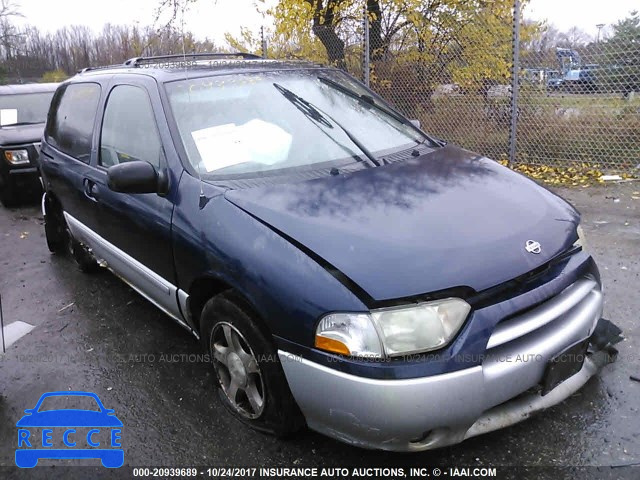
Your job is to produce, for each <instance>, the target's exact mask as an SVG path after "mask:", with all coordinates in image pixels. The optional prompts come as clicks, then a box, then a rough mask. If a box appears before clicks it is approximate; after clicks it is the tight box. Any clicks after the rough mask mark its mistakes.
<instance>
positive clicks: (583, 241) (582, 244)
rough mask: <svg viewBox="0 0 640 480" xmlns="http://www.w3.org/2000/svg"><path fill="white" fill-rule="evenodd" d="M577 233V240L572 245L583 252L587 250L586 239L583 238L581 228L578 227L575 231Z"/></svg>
mask: <svg viewBox="0 0 640 480" xmlns="http://www.w3.org/2000/svg"><path fill="white" fill-rule="evenodd" d="M576 232H577V233H578V240H576V241H575V242H574V244H573V246H574V247H582V249H583V250H586V249H587V238H586V237H585V234H584V230H582V226H580V225H578V228H577V229H576Z"/></svg>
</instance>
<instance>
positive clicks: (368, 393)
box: [278, 278, 604, 451]
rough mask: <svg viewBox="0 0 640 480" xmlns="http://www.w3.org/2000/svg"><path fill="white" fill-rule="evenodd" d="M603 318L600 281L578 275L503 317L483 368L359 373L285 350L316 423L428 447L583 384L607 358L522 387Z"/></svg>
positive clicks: (389, 443) (507, 420)
mask: <svg viewBox="0 0 640 480" xmlns="http://www.w3.org/2000/svg"><path fill="white" fill-rule="evenodd" d="M601 315H602V293H601V291H600V286H599V285H598V283H597V282H596V281H595V280H593V279H591V278H583V279H580V280H578V281H577V282H576V283H574V284H573V285H571V286H570V287H568V288H567V289H566V290H564V291H563V292H562V293H560V294H559V295H557V296H556V297H553V298H552V299H550V300H548V301H546V302H545V303H543V304H542V305H540V306H538V307H536V308H535V309H533V310H531V311H529V312H527V313H525V314H523V315H521V316H518V317H515V318H512V319H509V320H506V321H504V322H501V323H499V324H498V326H497V327H496V329H495V331H494V333H493V334H492V336H491V338H490V339H489V343H488V349H487V352H486V355H485V357H484V360H483V362H482V364H481V365H479V366H477V367H473V368H468V369H463V370H459V371H456V372H451V373H445V374H441V375H434V376H430V377H424V378H415V379H407V380H377V379H371V378H364V377H358V376H354V375H350V374H347V373H344V372H341V371H338V370H334V369H331V368H328V367H325V366H323V365H319V364H317V363H314V362H310V361H308V360H306V359H302V358H300V357H296V356H294V355H291V354H289V353H287V352H284V351H279V352H278V353H279V356H280V361H281V363H282V366H283V368H284V372H285V375H286V377H287V380H288V382H289V386H290V388H291V391H292V393H293V396H294V397H295V399H296V401H297V402H298V405H299V407H300V409H301V410H302V413H303V414H304V416H305V418H306V420H307V424H308V425H309V427H310V428H311V429H313V430H316V431H318V432H321V433H324V434H326V435H328V436H331V437H334V438H336V439H338V440H342V441H344V442H347V443H350V444H354V445H358V446H362V447H367V448H378V449H383V450H397V451H420V450H427V449H431V448H436V447H442V446H445V445H451V444H454V443H458V442H461V441H462V440H464V439H465V438H469V437H472V436H475V435H479V434H482V433H486V432H489V431H492V430H496V429H498V428H502V427H505V426H508V425H512V424H514V423H517V422H519V421H522V420H524V419H525V418H527V417H528V416H529V415H530V414H531V413H533V412H535V411H538V410H541V409H544V408H547V407H550V406H552V405H555V404H557V403H559V402H561V401H562V400H564V399H565V398H567V397H568V396H570V395H571V394H573V393H574V392H575V391H576V390H578V389H579V388H581V387H582V386H583V385H584V384H585V383H586V381H587V380H588V379H589V378H591V376H593V375H594V374H595V373H596V372H597V370H598V368H599V366H601V365H602V364H603V363H604V362H603V361H602V359H600V358H596V356H594V357H592V358H587V360H586V361H585V363H584V365H583V367H582V370H580V371H579V372H578V373H576V374H575V375H573V376H572V377H571V378H569V379H567V380H565V381H564V382H562V383H561V384H559V385H558V386H557V387H555V388H554V389H553V390H551V391H550V392H549V393H548V394H547V395H545V396H541V395H540V393H537V392H536V393H527V394H523V392H527V391H528V390H530V389H532V388H533V387H535V386H537V385H539V384H540V382H541V381H542V378H543V375H544V372H545V369H546V367H547V364H548V361H549V360H550V359H552V358H553V357H554V356H556V355H557V354H559V353H560V352H562V351H564V350H565V349H566V348H567V347H569V346H571V345H573V344H576V343H578V342H580V341H582V340H585V339H587V338H589V337H590V336H591V334H592V333H593V330H594V329H595V326H596V323H597V321H598V320H599V319H600V317H601ZM516 397H517V398H516Z"/></svg>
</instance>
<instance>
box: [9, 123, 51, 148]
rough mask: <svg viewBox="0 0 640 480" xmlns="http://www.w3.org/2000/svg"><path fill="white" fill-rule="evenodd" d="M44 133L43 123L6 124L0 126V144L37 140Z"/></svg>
mask: <svg viewBox="0 0 640 480" xmlns="http://www.w3.org/2000/svg"><path fill="white" fill-rule="evenodd" d="M43 133H44V123H36V124H34V125H15V126H11V125H8V126H6V127H2V128H0V146H2V147H6V146H11V145H21V144H23V143H36V142H39V141H40V139H41V138H42V134H43Z"/></svg>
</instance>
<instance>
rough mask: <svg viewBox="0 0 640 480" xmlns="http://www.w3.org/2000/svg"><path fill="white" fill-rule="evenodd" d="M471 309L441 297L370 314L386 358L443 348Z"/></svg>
mask: <svg viewBox="0 0 640 480" xmlns="http://www.w3.org/2000/svg"><path fill="white" fill-rule="evenodd" d="M470 310H471V307H470V306H469V304H468V303H467V302H465V301H464V300H461V299H459V298H445V299H444V300H436V301H434V302H426V303H421V304H418V305H415V306H411V307H400V308H392V309H386V310H377V311H374V312H371V315H372V317H373V319H374V320H375V322H376V323H377V324H378V326H379V328H380V331H381V333H382V343H383V345H384V350H385V353H386V354H387V355H388V356H390V357H393V356H397V355H405V354H409V353H417V352H428V351H430V350H436V349H438V348H442V347H444V346H445V345H446V344H447V343H449V342H450V341H451V340H452V339H453V337H455V335H456V334H457V333H458V331H459V330H460V327H462V324H463V323H464V321H465V319H466V318H467V315H468V314H469V311H470Z"/></svg>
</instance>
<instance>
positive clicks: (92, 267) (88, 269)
mask: <svg viewBox="0 0 640 480" xmlns="http://www.w3.org/2000/svg"><path fill="white" fill-rule="evenodd" d="M69 248H70V251H71V256H72V257H73V259H74V260H75V261H76V265H78V269H79V270H80V271H81V272H82V273H95V272H97V271H98V270H99V269H100V265H98V262H97V261H96V259H95V257H94V256H93V254H92V253H91V250H89V247H87V246H86V245H84V244H83V243H81V242H79V241H77V240H76V239H75V238H73V236H72V235H71V232H69Z"/></svg>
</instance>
